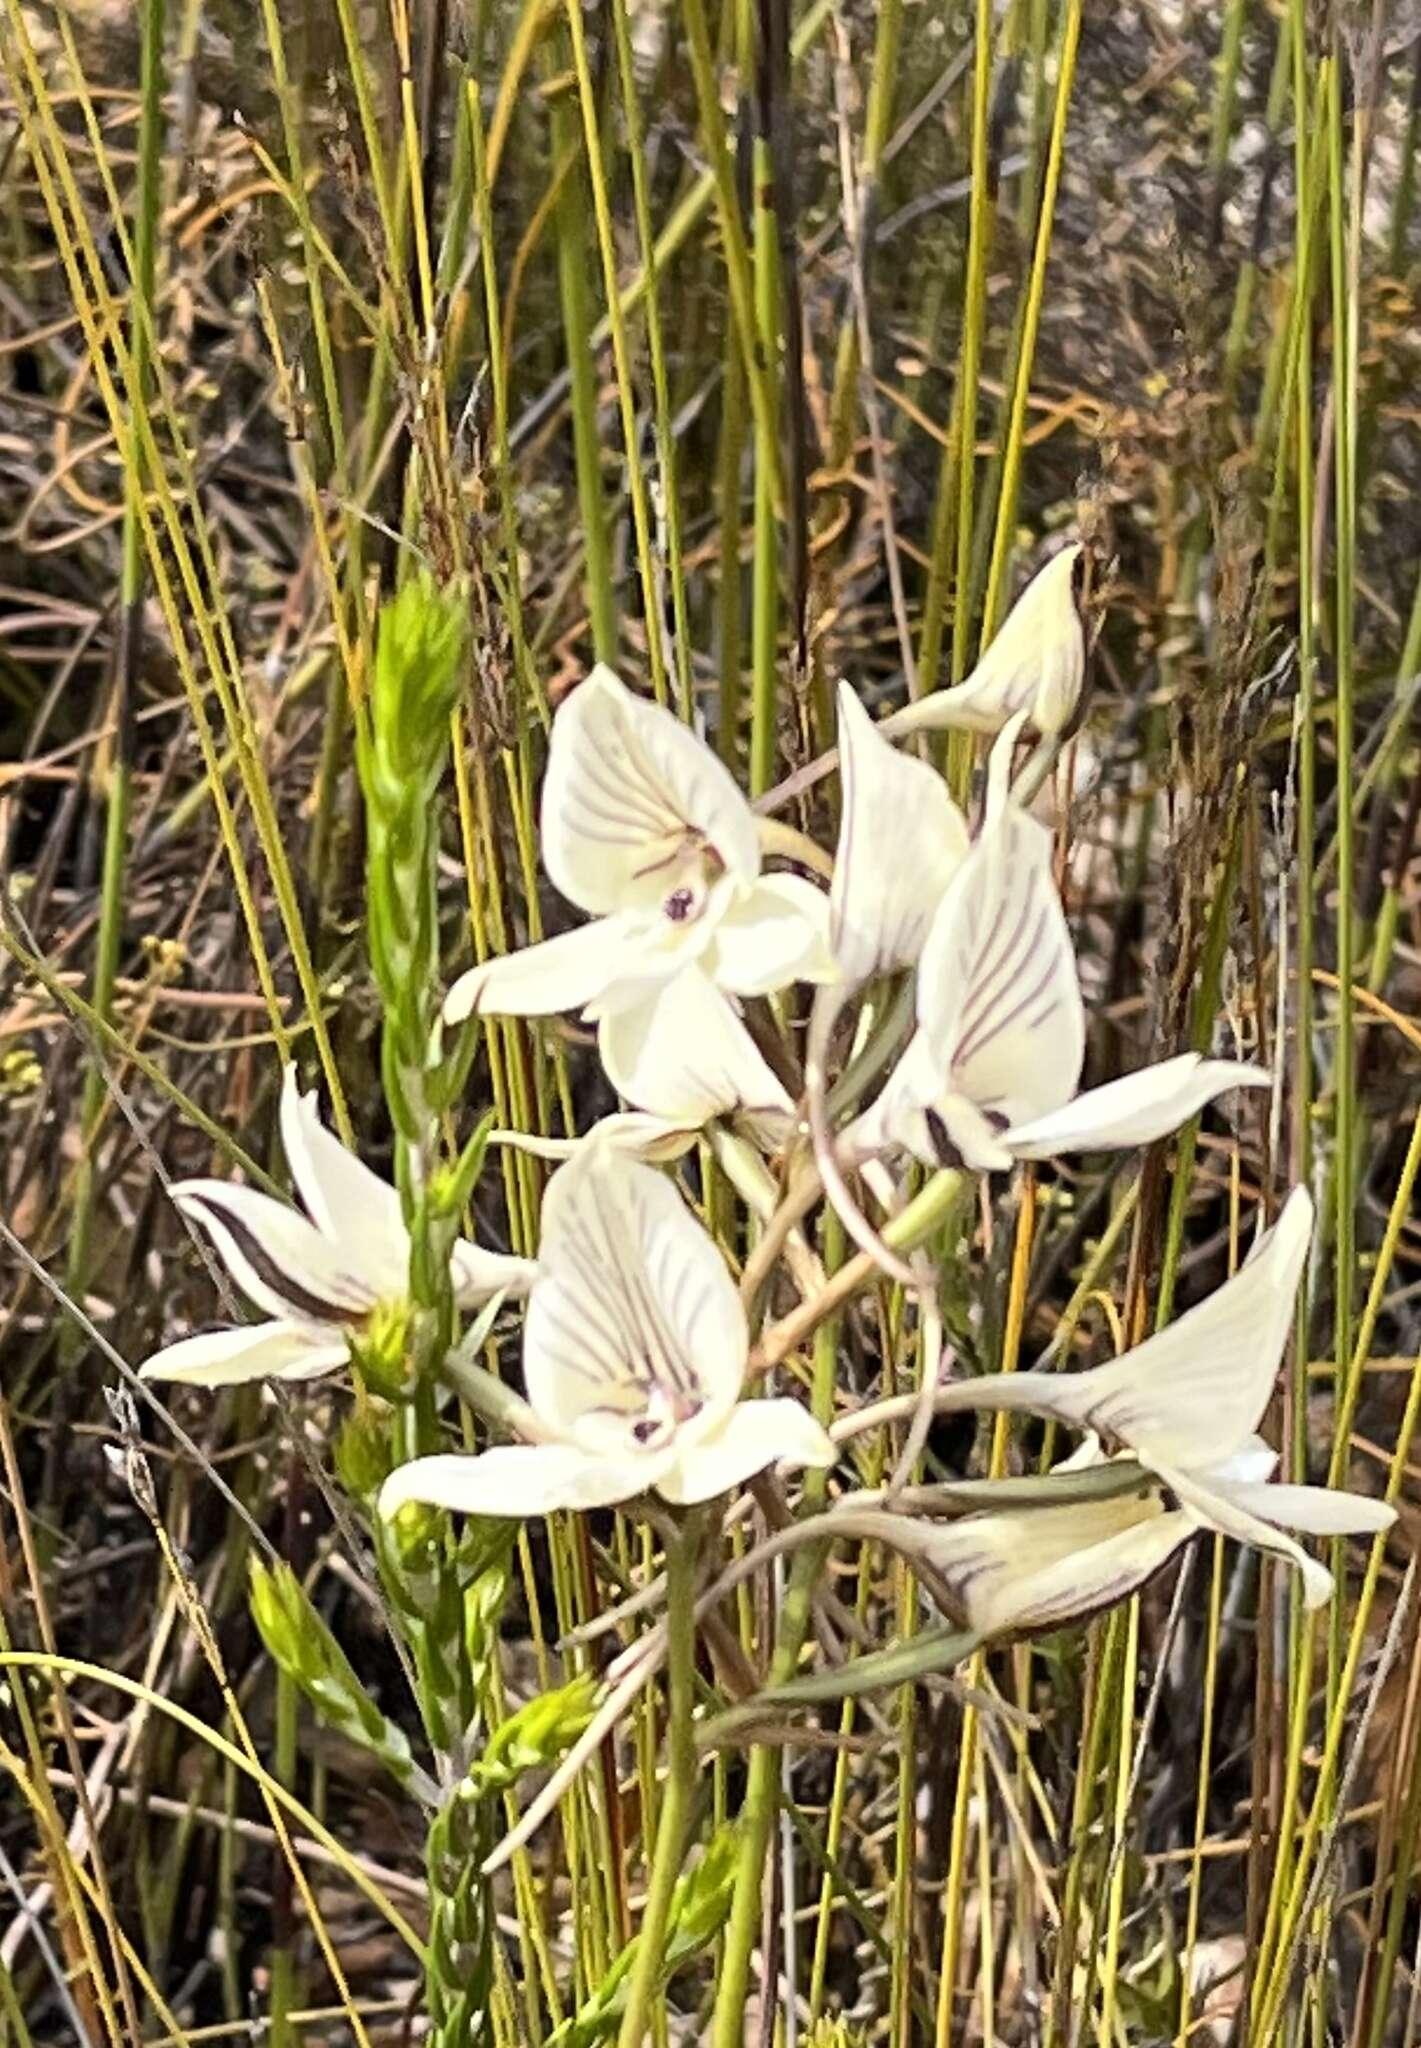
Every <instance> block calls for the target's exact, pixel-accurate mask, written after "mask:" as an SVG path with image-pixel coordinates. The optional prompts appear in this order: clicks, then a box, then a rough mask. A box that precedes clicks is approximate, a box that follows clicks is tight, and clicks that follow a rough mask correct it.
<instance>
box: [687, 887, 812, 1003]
mask: <svg viewBox="0 0 1421 2048" xmlns="http://www.w3.org/2000/svg"><path fill="white" fill-rule="evenodd" d="M706 968H707V972H708V973H710V974H711V975H713V976H714V978H715V980H716V981H718V982H719V983H720V985H721V987H722V988H728V989H729V990H730V991H731V992H732V994H734V995H737V996H763V995H770V994H772V993H773V992H774V990H776V989H781V988H787V987H788V986H789V984H790V983H791V982H792V981H832V980H834V979H835V977H836V976H837V974H838V969H837V968H836V967H835V965H834V956H833V953H832V952H831V950H830V947H829V899H828V897H827V896H826V895H825V894H824V891H823V890H822V889H816V888H815V886H814V884H813V883H812V882H806V881H805V880H804V878H803V877H802V876H801V875H763V876H762V877H761V878H760V880H759V881H758V882H756V883H755V885H754V887H753V888H750V889H746V890H743V891H741V893H740V894H739V895H738V896H737V897H736V899H735V900H734V902H733V903H732V904H731V905H730V907H729V909H728V910H727V911H726V912H725V913H724V915H723V916H722V917H721V918H720V919H719V920H718V921H717V923H716V927H715V942H714V945H713V947H712V948H711V950H710V951H709V953H708V954H707V956H706Z"/></svg>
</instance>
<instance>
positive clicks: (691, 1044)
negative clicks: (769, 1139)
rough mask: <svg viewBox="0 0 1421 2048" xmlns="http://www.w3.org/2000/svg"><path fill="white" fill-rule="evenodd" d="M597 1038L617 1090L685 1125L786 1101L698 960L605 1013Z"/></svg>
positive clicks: (783, 1105)
mask: <svg viewBox="0 0 1421 2048" xmlns="http://www.w3.org/2000/svg"><path fill="white" fill-rule="evenodd" d="M597 1045H598V1050H599V1051H600V1053H601V1055H602V1064H603V1066H604V1067H605V1068H606V1070H607V1078H608V1080H609V1081H610V1082H611V1083H612V1086H613V1087H614V1088H615V1089H616V1090H617V1093H618V1094H619V1095H622V1096H624V1097H625V1098H626V1100H627V1101H628V1102H630V1103H633V1104H635V1106H636V1107H637V1108H638V1109H641V1110H649V1111H650V1112H651V1113H652V1114H653V1115H654V1116H656V1117H658V1118H664V1119H666V1121H667V1122H668V1123H670V1124H672V1125H679V1126H680V1127H682V1128H684V1129H687V1130H698V1129H699V1128H700V1126H701V1125H702V1124H704V1123H708V1122H709V1121H710V1119H711V1118H712V1117H713V1116H724V1115H728V1114H729V1113H730V1111H731V1110H733V1109H738V1108H740V1107H742V1106H743V1107H745V1108H746V1109H749V1110H751V1111H764V1110H779V1111H782V1112H784V1113H785V1114H786V1115H788V1114H789V1112H790V1111H791V1110H792V1108H793V1105H792V1103H791V1102H790V1099H789V1097H788V1095H787V1094H786V1093H785V1090H784V1088H783V1087H782V1086H781V1084H780V1082H779V1081H778V1080H777V1078H776V1076H775V1074H774V1072H773V1071H772V1069H771V1068H770V1067H769V1066H768V1065H767V1064H766V1062H765V1060H764V1059H763V1058H762V1056H761V1054H760V1051H759V1048H758V1047H757V1046H756V1044H755V1041H754V1039H753V1038H752V1037H751V1036H750V1034H749V1032H748V1031H747V1030H746V1028H745V1026H744V1025H743V1024H742V1023H741V1021H740V1019H739V1017H738V1016H737V1015H736V1013H735V1008H734V1005H733V1004H732V1003H731V1002H730V1000H729V998H728V997H727V996H725V995H724V994H722V992H721V991H720V990H719V989H718V988H717V987H716V986H715V984H714V982H712V981H711V980H709V979H708V977H707V976H706V975H704V974H703V973H702V972H701V970H700V968H699V967H694V966H692V967H685V968H683V969H682V970H681V972H680V973H679V974H677V975H676V976H674V977H673V978H672V979H671V980H670V981H667V982H664V983H663V984H662V985H661V987H660V988H658V989H656V990H655V991H653V992H652V994H651V995H650V996H648V997H647V998H646V999H644V1000H643V1001H642V1002H640V1003H637V1004H635V1005H629V1006H628V1007H627V1008H626V1009H623V1010H618V1011H616V1012H614V1013H613V1014H611V1015H609V1016H606V1017H604V1018H603V1019H602V1021H601V1023H600V1024H599V1026H598V1028H597Z"/></svg>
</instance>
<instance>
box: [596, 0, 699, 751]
mask: <svg viewBox="0 0 1421 2048" xmlns="http://www.w3.org/2000/svg"><path fill="white" fill-rule="evenodd" d="M612 30H613V34H614V36H615V38H616V45H617V71H618V76H619V79H620V83H621V89H622V118H623V119H624V120H625V122H626V124H627V156H628V159H629V161H630V163H631V171H632V202H633V206H634V209H635V213H636V226H637V241H638V244H639V247H640V251H641V269H642V276H643V277H644V279H645V280H646V291H645V305H646V340H647V348H648V351H649V353H650V356H651V389H652V399H653V403H654V407H655V414H656V459H657V465H658V468H659V470H660V489H661V503H662V509H663V517H664V519H665V525H666V557H667V567H668V570H669V573H670V581H671V617H672V621H673V624H674V627H675V641H674V645H673V649H672V654H673V658H674V661H675V664H676V691H677V700H678V706H679V709H680V712H681V716H682V717H683V718H686V719H689V718H690V716H691V714H692V711H693V708H694V698H693V694H692V682H691V627H690V617H689V613H688V609H687V602H686V569H685V561H684V543H683V540H682V521H681V492H680V486H679V484H678V481H677V475H676V437H675V434H674V432H673V428H672V418H671V387H670V380H669V378H668V376H667V370H666V342H665V337H664V334H663V331H662V325H661V299H660V293H659V289H658V281H657V258H656V237H655V234H654V232H653V229H652V223H651V194H650V190H649V186H648V179H647V163H646V154H645V146H644V143H643V140H642V126H641V107H640V104H639V101H638V95H637V82H636V67H635V65H634V63H633V61H632V41H631V26H630V23H629V22H628V19H627V0H612ZM608 318H609V319H610V318H611V307H610V305H609V308H608ZM657 624H659V619H658V620H657V621H654V622H653V626H655V625H657Z"/></svg>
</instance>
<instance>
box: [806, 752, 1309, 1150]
mask: <svg viewBox="0 0 1421 2048" xmlns="http://www.w3.org/2000/svg"><path fill="white" fill-rule="evenodd" d="M1018 730H1019V721H1013V725H1012V727H1011V728H1010V729H1009V730H1008V731H1006V732H1004V733H1003V734H1002V737H1001V739H1000V740H998V742H997V744H996V746H995V747H994V748H993V750H992V760H991V764H990V767H989V770H988V788H987V802H986V814H985V817H984V820H983V824H982V829H981V831H980V832H979V833H978V836H977V838H976V839H975V840H974V842H973V844H972V848H971V850H970V852H969V853H968V854H967V857H966V858H965V860H963V861H962V862H961V864H960V865H959V867H958V868H957V870H956V872H955V874H954V875H953V876H952V879H951V880H950V882H949V883H948V885H947V889H946V891H945V893H944V894H943V896H942V899H941V901H940V903H939V904H938V907H937V911H936V914H935V916H934V918H933V922H932V927H931V930H930V931H929V933H928V937H927V942H926V944H925V945H924V947H923V952H922V958H921V960H920V962H919V966H918V981H917V1030H916V1032H915V1034H914V1036H913V1038H912V1039H911V1040H910V1042H909V1045H908V1047H907V1050H906V1051H905V1052H904V1054H903V1057H902V1059H901V1060H900V1061H899V1063H898V1066H897V1068H896V1069H895V1071H894V1072H893V1074H892V1075H891V1076H890V1077H889V1080H888V1082H887V1083H886V1085H885V1087H884V1089H883V1092H882V1094H881V1095H880V1096H879V1098H878V1100H877V1101H876V1102H875V1103H873V1104H872V1105H871V1106H870V1108H869V1109H868V1110H867V1111H865V1113H864V1114H863V1116H861V1117H860V1118H859V1119H858V1121H857V1123H855V1124H854V1125H852V1126H851V1127H850V1129H849V1130H848V1131H847V1132H846V1134H845V1139H844V1150H845V1152H846V1153H847V1154H848V1155H849V1156H854V1155H856V1156H858V1157H860V1158H863V1157H866V1156H869V1155H871V1154H874V1153H877V1152H881V1151H884V1150H888V1149H896V1148H902V1149H906V1150H907V1151H909V1152H911V1153H913V1154H914V1155H915V1156H916V1157H917V1158H919V1159H921V1160H922V1161H923V1162H924V1163H925V1164H927V1165H942V1164H944V1163H947V1162H954V1163H955V1162H958V1161H960V1162H961V1163H962V1164H964V1165H966V1166H968V1167H970V1168H972V1169H973V1170H974V1171H977V1172H990V1171H995V1170H1005V1169H1007V1168H1009V1167H1010V1166H1011V1165H1012V1163H1013V1161H1014V1160H1017V1159H1049V1158H1052V1157H1054V1156H1055V1155H1056V1154H1058V1153H1062V1152H1089V1151H1119V1150H1122V1149H1123V1148H1125V1147H1127V1146H1132V1145H1147V1144H1150V1143H1152V1142H1153V1140H1154V1139H1156V1138H1162V1137H1164V1136H1165V1134H1166V1133H1167V1132H1169V1131H1172V1130H1175V1129H1177V1128H1178V1126H1179V1125H1180V1124H1182V1123H1183V1122H1185V1120H1186V1119H1187V1118H1189V1117H1191V1116H1194V1115H1197V1113H1198V1112H1199V1110H1201V1109H1202V1108H1203V1107H1204V1105H1205V1103H1207V1102H1211V1101H1212V1100H1213V1098H1214V1097H1215V1096H1216V1095H1220V1094H1222V1093H1223V1092H1224V1091H1225V1090H1226V1089H1229V1088H1266V1087H1267V1086H1268V1085H1269V1076H1268V1075H1267V1073H1265V1072H1264V1070H1263V1069H1262V1068H1261V1067H1255V1066H1251V1065H1247V1064H1244V1063H1242V1062H1240V1061H1237V1060H1212V1059H1204V1058H1203V1057H1202V1056H1201V1055H1200V1054H1198V1053H1182V1054H1180V1055H1179V1056H1178V1057H1177V1058H1175V1059H1169V1060H1163V1061H1161V1062H1160V1063H1159V1064H1158V1065H1156V1066H1151V1067H1145V1068H1142V1069H1141V1071H1140V1072H1138V1073H1135V1074H1128V1075H1126V1076H1124V1077H1123V1078H1122V1079H1121V1080H1118V1081H1111V1082H1108V1083H1107V1084H1106V1085H1105V1086H1104V1087H1101V1088H1092V1089H1089V1090H1087V1092H1086V1093H1085V1094H1083V1095H1081V1094H1077V1092H1076V1090H1077V1087H1078V1084H1079V1081H1080V1072H1081V1066H1082V1064H1083V1062H1084V1059H1085V1007H1084V1004H1083V1003H1082V1000H1081V991H1080V982H1079V978H1078V976H1077V972H1076V956H1075V951H1074V949H1073V947H1072V945H1071V937H1070V933H1069V931H1068V930H1067V928H1066V920H1065V916H1064V914H1063V913H1062V909H1061V899H1060V895H1059V893H1058V891H1057V888H1056V884H1055V880H1054V878H1053V876H1052V872H1051V835H1050V834H1049V832H1047V831H1046V829H1045V827H1044V826H1042V825H1040V824H1038V823H1037V822H1036V820H1035V819H1034V818H1031V817H1028V816H1027V814H1026V812H1025V811H1023V810H1022V809H1020V807H1019V806H1018V805H1016V804H1014V803H1013V802H1012V800H1011V797H1010V794H1009V792H1008V789H1007V774H1008V771H1009V766H1010V758H1011V746H1012V742H1013V741H1014V739H1015V737H1016V733H1017V731H1018Z"/></svg>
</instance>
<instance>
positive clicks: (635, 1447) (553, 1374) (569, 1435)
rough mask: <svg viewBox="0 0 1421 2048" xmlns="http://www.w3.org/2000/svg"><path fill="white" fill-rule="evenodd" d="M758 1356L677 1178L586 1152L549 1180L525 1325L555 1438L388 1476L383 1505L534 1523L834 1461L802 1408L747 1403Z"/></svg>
mask: <svg viewBox="0 0 1421 2048" xmlns="http://www.w3.org/2000/svg"><path fill="white" fill-rule="evenodd" d="M748 1351H749V1333H748V1330H747V1327H746V1322H745V1312H744V1310H743V1308H742V1307H741V1304H740V1297H739V1294H738V1293H737V1291H736V1288H735V1284H734V1282H733V1281H732V1279H731V1277H730V1274H729V1272H728V1271H727V1269H726V1266H725V1262H724V1260H723V1259H722V1257H721V1255H720V1253H719V1251H718V1250H717V1249H716V1246H715V1243H714V1240H713V1239H712V1238H711V1237H710V1236H709V1235H708V1234H707V1232H706V1231H704V1230H703V1229H702V1228H701V1226H700V1224H699V1223H697V1222H696V1220H695V1218H694V1217H693V1216H692V1215H691V1213H690V1211H689V1210H688V1209H687V1207H686V1205H685V1203H684V1202H683V1201H682V1199H681V1197H680V1195H679V1194H678V1193H677V1191H676V1189H675V1187H674V1186H673V1185H672V1183H671V1182H670V1181H669V1180H667V1179H666V1178H665V1177H664V1176H663V1175H661V1174H659V1173H657V1172H655V1170H654V1169H653V1168H651V1167H649V1166H644V1165H642V1164H640V1163H639V1162H638V1161H636V1160H633V1159H630V1158H628V1157H627V1156H626V1155H625V1154H623V1153H619V1152H617V1151H616V1150H615V1149H613V1148H610V1147H608V1146H605V1145H601V1144H591V1145H587V1146H585V1147H583V1149H582V1150H581V1151H580V1152H579V1153H578V1155H577V1157H576V1158H574V1159H572V1160H571V1161H569V1163H568V1164H567V1165H566V1166H564V1167H562V1168H561V1169H560V1170H559V1171H558V1172H557V1173H556V1174H554V1176H553V1178H552V1180H551V1182H550V1183H549V1186H548V1192H547V1195H546V1197H545V1199H544V1203H543V1235H542V1244H541V1246H540V1250H539V1260H538V1277H537V1279H536V1280H535V1282H534V1285H533V1290H532V1293H531V1295H530V1297H529V1302H528V1314H527V1322H526V1325H525V1330H524V1338H523V1374H524V1381H525V1384H526V1388H527V1396H528V1401H529V1405H530V1407H531V1409H532V1411H533V1413H534V1414H535V1415H536V1417H537V1419H538V1423H539V1426H540V1428H541V1430H542V1431H543V1432H544V1437H545V1440H544V1441H543V1442H541V1443H527V1444H510V1445H504V1446H500V1447H498V1448H496V1449H494V1450H490V1451H484V1452H482V1453H480V1454H479V1455H478V1456H474V1457H468V1456H462V1455H459V1454H457V1453H456V1454H448V1455H440V1456H435V1457H430V1458H418V1459H415V1460H414V1461H413V1463H411V1464H408V1465H404V1466H401V1467H400V1468H399V1469H398V1470H397V1471H395V1472H393V1473H392V1474H391V1476H390V1478H389V1479H388V1480H387V1482H386V1484H385V1487H384V1490H383V1492H382V1494H381V1498H380V1505H381V1509H382V1511H383V1512H384V1513H385V1514H393V1513H394V1512H395V1511H396V1510H397V1509H398V1508H400V1507H402V1506H403V1505H404V1504H405V1503H406V1502H407V1501H425V1502H428V1503H429V1504H430V1505H432V1506H436V1507H447V1508H453V1509H456V1510H462V1511H466V1512H468V1513H471V1514H481V1515H510V1516H524V1515H539V1514H546V1513H548V1512H550V1511H551V1510H552V1509H555V1508H590V1507H606V1506H611V1505H613V1504H615V1503H616V1502H619V1501H625V1500H630V1499H632V1498H633V1497H634V1496H635V1495H637V1494H641V1493H646V1492H650V1491H655V1492H657V1493H659V1494H660V1495H661V1496H662V1498H663V1499H665V1500H668V1501H673V1502H676V1503H678V1504H690V1503H693V1502H697V1501H703V1500H709V1499H711V1498H713V1497H714V1496H715V1495H716V1494H719V1493H724V1492H726V1491H727V1490H728V1489H729V1488H731V1487H734V1486H739V1485H740V1484H742V1483H743V1482H744V1481H745V1480H746V1479H749V1478H751V1477H752V1476H753V1475H754V1474H755V1473H757V1472H762V1471H763V1470H764V1469H765V1467H766V1466H767V1465H771V1464H774V1463H776V1462H778V1461H781V1460H783V1461H785V1462H787V1463H790V1464H793V1465H800V1466H803V1465H817V1466H822V1467H826V1468H827V1467H828V1466H830V1465H832V1464H833V1463H834V1461H835V1458H836V1455H837V1454H836V1452H835V1450H834V1446H833V1444H832V1443H831V1441H830V1439H829V1437H828V1435H827V1434H826V1433H825V1431H824V1430H823V1429H821V1428H820V1426H819V1424H818V1423H817V1422H815V1421H814V1420H813V1418H812V1417H811V1416H810V1415H809V1413H808V1411H807V1410H806V1409H804V1408H803V1407H801V1406H800V1404H799V1403H798V1402H797V1401H792V1400H756V1401H744V1402H742V1401H741V1400H740V1389H741V1383H742V1381H743V1379H744V1374H745V1361H746V1356H747V1353H748Z"/></svg>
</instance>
